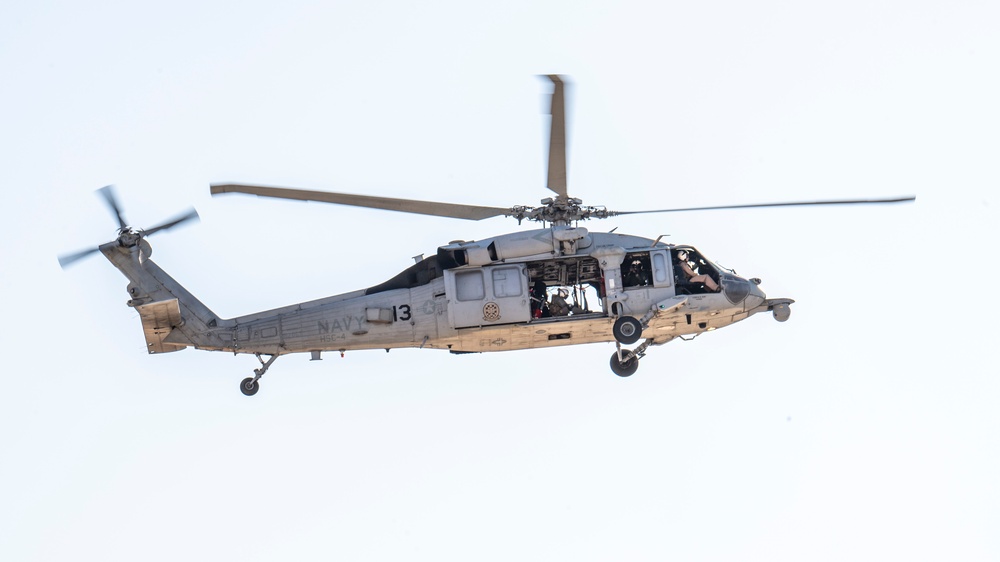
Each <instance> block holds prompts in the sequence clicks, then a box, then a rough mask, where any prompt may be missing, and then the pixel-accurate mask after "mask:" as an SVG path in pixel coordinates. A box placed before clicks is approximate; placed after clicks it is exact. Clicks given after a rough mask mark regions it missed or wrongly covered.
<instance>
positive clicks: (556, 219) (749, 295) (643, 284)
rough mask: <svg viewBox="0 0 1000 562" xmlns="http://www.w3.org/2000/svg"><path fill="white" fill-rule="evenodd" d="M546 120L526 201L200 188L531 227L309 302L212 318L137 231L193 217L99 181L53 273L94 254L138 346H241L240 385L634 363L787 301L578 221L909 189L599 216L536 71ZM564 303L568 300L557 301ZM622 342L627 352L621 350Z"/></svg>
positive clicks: (618, 368) (248, 389) (622, 367)
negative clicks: (376, 366) (140, 222)
mask: <svg viewBox="0 0 1000 562" xmlns="http://www.w3.org/2000/svg"><path fill="white" fill-rule="evenodd" d="M547 78H548V79H549V80H550V81H551V84H552V86H553V90H552V93H551V106H550V115H551V124H550V131H549V147H548V148H549V151H548V177H547V184H546V187H547V188H548V189H549V190H551V191H552V192H553V193H554V194H555V196H554V197H546V198H544V199H542V200H541V203H540V205H538V206H522V205H518V206H513V207H485V206H476V205H462V204H455V203H442V202H433V201H422V200H414V199H397V198H389V197H377V196H370V195H357V194H349V193H334V192H328V191H312V190H304V189H291V188H284V187H274V186H265V185H254V184H243V183H215V184H212V185H211V186H210V192H211V194H212V195H213V196H220V195H224V194H232V193H240V194H247V195H256V196H259V197H270V198H280V199H295V200H302V201H314V202H325V203H333V204H339V205H349V206H358V207H367V208H375V209H384V210H390V211H397V212H405V213H416V214H423V215H431V216H438V217H450V218H458V219H467V220H483V219H488V218H492V217H499V216H504V217H510V218H514V219H516V220H517V221H518V223H519V224H520V223H521V222H522V221H525V220H527V221H533V222H538V223H541V228H536V229H531V230H523V231H518V232H513V233H508V234H501V235H498V236H494V237H491V238H487V239H483V240H478V241H453V242H450V243H448V244H444V245H442V246H440V247H438V248H437V251H436V252H435V253H434V254H433V255H431V256H429V257H422V256H418V257H417V258H416V262H415V263H414V264H413V265H411V266H410V267H408V268H406V269H405V270H403V271H402V272H400V273H399V274H398V275H396V276H394V277H392V278H391V279H389V280H387V281H385V282H383V283H380V284H377V285H372V286H370V287H367V288H364V289H359V290H356V291H352V292H348V293H344V294H339V295H334V296H330V297H326V298H321V299H318V300H313V301H309V302H302V303H297V304H292V305H289V306H285V307H281V308H277V309H273V310H267V311H263V312H257V313H253V314H248V315H244V316H239V317H235V318H228V319H225V318H220V317H219V316H217V315H216V314H215V313H214V312H212V311H211V309H209V308H208V307H207V306H206V305H205V304H203V303H202V302H201V301H199V300H198V299H197V298H196V297H195V296H194V295H192V294H191V293H190V292H188V290H187V289H185V288H184V287H183V286H182V285H181V284H180V283H178V282H177V281H176V280H174V279H173V278H172V277H170V275H168V274H167V273H166V272H165V271H164V270H162V269H161V268H160V267H159V266H158V265H157V264H156V263H154V262H153V261H152V260H151V259H150V256H151V254H152V247H151V246H150V244H149V242H148V240H147V237H148V236H150V235H152V234H155V233H158V232H161V231H165V230H168V229H171V228H173V227H175V226H178V225H180V224H183V223H185V222H188V221H191V220H195V219H197V218H198V214H197V211H195V210H194V209H191V210H189V211H188V212H186V213H184V214H182V215H180V216H178V217H176V218H174V219H171V220H169V221H166V222H164V223H162V224H160V225H158V226H155V227H152V228H149V229H139V228H133V227H131V226H129V225H128V223H127V221H126V220H125V218H124V215H123V212H122V207H121V205H120V204H119V203H118V199H117V197H116V196H115V194H114V190H113V188H112V186H106V187H104V188H101V189H99V190H98V194H99V195H100V196H102V197H103V198H104V200H105V202H106V203H107V205H108V207H109V208H110V210H111V211H112V213H113V214H114V216H115V218H116V219H117V220H118V224H119V229H118V236H117V237H116V238H115V239H114V240H112V241H110V242H107V243H105V244H102V245H100V246H99V247H97V248H90V249H87V250H83V251H81V252H77V253H74V254H69V255H66V256H62V257H60V258H59V263H60V264H61V265H62V266H63V267H64V268H65V267H67V266H68V265H70V264H71V263H74V262H75V261H77V260H79V259H81V258H84V257H87V256H89V255H91V254H94V253H97V252H100V253H101V254H103V255H104V256H105V257H106V258H107V259H108V260H109V261H110V262H111V263H112V265H114V266H115V267H116V268H117V269H118V270H119V271H120V272H121V273H122V274H123V275H124V276H125V277H126V278H127V279H128V281H129V282H128V286H127V291H128V294H129V300H128V302H127V305H128V306H129V307H132V308H134V309H135V310H136V312H138V314H139V318H140V321H141V325H142V329H143V334H144V337H145V341H146V349H147V352H148V353H150V354H160V353H170V352H174V351H180V350H182V349H185V348H188V347H194V348H196V349H201V350H208V351H225V352H231V353H233V354H241V353H242V354H251V355H254V356H255V357H256V358H257V360H258V361H259V363H260V366H259V367H258V368H256V369H254V371H253V376H251V377H247V378H245V379H244V380H242V381H241V382H240V390H241V391H242V393H243V394H244V395H247V396H253V395H255V394H256V393H257V392H258V390H259V388H260V382H259V381H260V379H261V377H263V376H264V374H265V373H266V372H267V371H268V370H269V369H270V368H271V366H272V365H273V363H274V362H275V360H276V359H277V358H278V357H281V356H283V355H288V354H293V353H303V354H305V353H308V354H309V355H310V357H311V359H313V360H318V359H321V358H322V354H323V353H324V352H340V353H341V354H342V355H343V354H344V353H345V352H346V351H353V350H363V349H385V350H386V351H388V350H390V349H394V348H420V349H439V350H447V351H449V352H451V353H454V354H464V353H481V352H500V351H513V350H521V349H532V348H545V347H556V346H567V345H578V344H587V343H614V344H615V351H614V353H613V354H612V355H611V357H610V361H609V365H610V368H611V371H612V372H613V373H614V374H616V375H618V376H620V377H628V376H631V375H632V374H634V373H635V372H636V371H637V369H638V367H639V361H640V360H641V359H642V358H643V357H645V356H646V354H647V353H648V352H649V351H650V350H651V348H653V347H656V346H660V345H663V344H665V343H668V342H670V341H672V340H674V339H690V338H693V337H696V336H699V335H701V334H703V333H706V332H711V331H714V330H717V329H719V328H724V327H727V326H730V325H732V324H735V323H737V322H740V321H742V320H746V319H747V318H749V317H751V316H754V315H756V314H758V313H762V312H769V313H771V315H772V317H773V318H774V319H775V320H777V321H779V322H785V321H786V320H788V319H789V317H790V315H791V305H792V304H793V303H794V302H795V301H794V300H793V299H790V298H768V297H767V296H766V295H765V293H764V292H763V290H762V289H761V280H760V279H757V278H750V279H746V278H743V277H740V276H738V275H737V274H736V273H735V271H732V270H730V269H727V268H725V267H722V266H720V265H718V264H717V263H714V262H712V261H711V260H709V259H708V258H707V257H705V256H704V255H703V254H702V253H701V252H700V251H698V249H697V248H695V247H694V246H691V245H685V244H672V243H666V242H664V241H662V238H663V236H660V237H658V238H656V239H649V238H645V237H642V236H635V235H629V234H620V233H616V232H614V230H612V231H611V232H596V231H590V230H588V229H587V228H584V227H581V226H579V223H580V222H582V221H585V220H589V219H602V218H609V217H615V216H624V215H633V214H639V213H668V212H682V211H706V210H716V209H743V208H754V207H785V206H806V205H853V204H884V203H900V202H907V201H913V200H915V197H914V196H905V197H896V198H887V199H864V200H826V201H802V202H782V203H760V204H745V205H725V206H712V207H692V208H682V209H658V210H639V211H611V210H608V209H607V208H606V207H603V206H586V205H584V204H583V201H582V200H581V199H578V198H575V197H570V195H569V193H568V190H567V180H566V127H565V94H564V90H565V81H564V80H563V78H562V77H561V76H558V75H549V76H547ZM567 299H571V301H567ZM634 344H638V345H635V347H632V348H628V347H627V346H632V345H634Z"/></svg>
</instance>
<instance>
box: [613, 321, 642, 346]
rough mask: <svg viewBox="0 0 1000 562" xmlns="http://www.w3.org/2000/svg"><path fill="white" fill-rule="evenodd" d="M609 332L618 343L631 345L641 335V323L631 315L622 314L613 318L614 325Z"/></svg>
mask: <svg viewBox="0 0 1000 562" xmlns="http://www.w3.org/2000/svg"><path fill="white" fill-rule="evenodd" d="M611 332H612V333H613V334H614V336H615V340H617V341H618V343H623V344H625V345H632V344H633V343H635V342H637V341H639V338H641V337H642V323H640V322H639V321H638V320H636V319H635V318H632V317H631V316H622V317H620V318H618V320H615V326H614V328H612V330H611Z"/></svg>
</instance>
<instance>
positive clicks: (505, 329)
mask: <svg viewBox="0 0 1000 562" xmlns="http://www.w3.org/2000/svg"><path fill="white" fill-rule="evenodd" d="M128 250H129V249H128V248H123V247H120V246H114V247H110V248H108V249H107V251H105V254H106V255H107V256H108V257H109V259H111V261H112V263H115V265H116V266H119V269H121V270H122V272H123V273H125V275H126V277H129V278H130V279H131V280H132V281H133V282H132V283H131V284H130V285H129V292H130V296H132V297H133V300H132V301H130V304H131V305H132V306H135V307H136V308H137V309H138V310H139V312H140V317H141V318H142V319H143V327H144V329H145V332H146V339H147V347H148V349H149V351H150V353H162V352H167V351H176V350H179V349H182V348H184V347H188V346H193V347H196V348H200V349H207V350H216V351H229V352H235V353H253V354H258V355H260V354H265V355H284V354H288V353H304V352H311V353H312V354H313V357H314V358H318V357H319V354H320V353H322V352H324V351H340V352H346V351H349V350H361V349H386V350H388V349H392V348H402V347H420V348H428V349H447V350H450V351H452V352H455V353H468V352H491V351H510V350H517V349H531V348H540V347H554V346H563V345H575V344H582V343H597V342H614V341H616V335H615V333H614V325H615V321H616V320H617V319H618V318H621V317H632V318H635V319H637V320H638V321H639V322H640V323H641V338H642V339H645V340H646V341H647V342H648V344H650V345H657V344H662V343H666V342H668V341H670V340H672V339H674V338H675V337H678V336H687V335H695V334H700V333H702V332H706V331H711V330H715V329H718V328H722V327H725V326H728V325H730V324H732V323H734V322H738V321H740V320H743V319H745V318H747V317H749V316H750V315H752V314H755V313H757V312H761V311H764V310H770V309H772V308H773V307H774V306H775V304H781V303H790V302H791V301H790V300H788V299H778V300H770V301H768V300H767V299H766V298H765V296H764V293H763V292H762V291H761V290H760V289H759V287H758V286H757V284H756V283H754V282H751V281H747V280H745V279H743V278H741V277H738V276H736V275H735V274H734V273H732V272H728V271H726V270H723V269H721V268H718V267H717V266H714V265H713V264H711V263H710V262H708V261H707V260H705V259H703V258H702V257H701V255H700V254H699V253H698V252H697V250H696V249H694V248H693V247H690V246H677V245H672V244H664V243H661V242H658V241H654V240H650V239H646V238H641V237H636V236H630V235H624V234H616V233H589V232H587V230H586V229H583V228H570V227H559V226H554V227H549V228H544V229H537V230H530V231H523V232H517V233H513V234H507V235H503V236H499V237H495V238H490V239H487V240H482V241H478V242H456V243H452V244H449V245H446V246H442V247H441V248H439V250H438V252H437V254H436V255H434V256H431V257H429V258H425V259H423V260H421V261H420V262H418V263H416V264H415V265H414V266H412V267H410V268H408V269H407V270H405V271H403V272H402V273H400V274H399V275H398V276H396V277H394V278H393V279H391V280H389V281H387V282H386V283H383V284H381V285H376V286H373V287H370V288H368V289H364V290H360V291H354V292H351V293H345V294H341V295H336V296H332V297H328V298H324V299H319V300H315V301H310V302H305V303H300V304H295V305H291V306H287V307H283V308H279V309H274V310H270V311H265V312H260V313H255V314H250V315H246V316H240V317H236V318H232V319H220V318H218V317H215V316H214V314H212V313H211V312H210V311H208V309H207V307H204V305H201V304H200V303H198V302H197V301H196V299H194V298H193V297H191V296H190V295H189V294H187V293H186V291H183V288H182V287H179V285H178V288H177V289H174V290H170V291H169V293H170V295H171V296H177V297H179V298H177V302H176V304H175V303H174V302H173V300H174V299H163V298H162V295H158V294H156V293H157V291H156V285H157V284H162V285H164V286H167V287H168V288H169V286H170V285H171V284H176V282H174V281H173V280H172V279H170V278H169V276H166V274H165V273H163V272H162V270H160V269H159V268H158V267H156V265H155V264H153V263H152V262H151V261H150V260H148V259H143V258H142V256H140V255H139V254H140V253H141V252H140V251H139V249H138V248H136V249H133V250H132V251H128ZM681 250H685V251H686V252H687V254H688V259H689V260H692V261H691V262H690V263H691V264H693V265H695V266H696V268H697V269H698V272H699V273H701V274H704V275H709V276H710V277H712V278H713V279H714V280H715V281H716V282H717V283H718V284H719V285H720V286H721V290H720V292H709V291H707V290H706V289H705V287H704V285H702V284H693V283H688V282H687V281H688V280H687V279H685V278H684V275H683V274H681V273H680V272H679V271H680V268H679V267H678V266H679V264H678V258H677V256H678V254H679V252H680V251H681ZM126 254H127V255H126ZM693 260H697V261H698V263H695V262H694V261H693ZM123 266H125V267H123ZM144 274H145V275H150V276H151V277H152V278H153V279H152V280H149V281H148V282H147V283H145V284H144V283H143V282H142V281H143V277H144ZM157 281H159V283H157ZM147 285H148V287H147ZM560 289H561V290H562V291H563V294H565V295H566V298H569V297H570V295H572V304H570V303H569V302H566V300H565V298H562V297H559V293H558V292H557V291H558V290H560ZM550 293H551V294H550ZM560 299H561V301H562V302H563V303H565V306H562V307H561V308H559V307H557V306H556V304H555V303H556V302H557V301H558V300H560ZM174 309H176V311H174ZM144 312H145V313H144ZM192 316H194V317H198V318H197V320H199V321H197V322H189V321H188V320H189V317H192ZM171 323H173V324H176V325H174V326H168V325H167V324H171ZM199 325H200V326H201V328H199Z"/></svg>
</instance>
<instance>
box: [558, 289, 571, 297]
mask: <svg viewBox="0 0 1000 562" xmlns="http://www.w3.org/2000/svg"><path fill="white" fill-rule="evenodd" d="M558 293H559V296H560V297H562V298H566V297H568V296H569V291H567V290H566V288H565V287H559V291H558Z"/></svg>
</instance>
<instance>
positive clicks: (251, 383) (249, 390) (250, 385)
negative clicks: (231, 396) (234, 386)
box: [240, 353, 278, 396]
mask: <svg viewBox="0 0 1000 562" xmlns="http://www.w3.org/2000/svg"><path fill="white" fill-rule="evenodd" d="M254 355H256V356H257V360H258V361H260V369H254V370H253V376H252V377H247V378H245V379H243V382H241V383H240V392H242V393H243V394H244V395H245V396H253V395H254V394H257V391H258V390H260V383H259V382H257V381H258V380H260V378H261V377H263V376H264V373H266V372H267V369H268V368H269V367H270V366H271V363H274V360H275V359H277V358H278V355H277V354H274V355H272V356H270V357H269V358H268V359H267V361H264V359H263V358H262V357H261V355H263V354H262V353H255V354H254Z"/></svg>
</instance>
